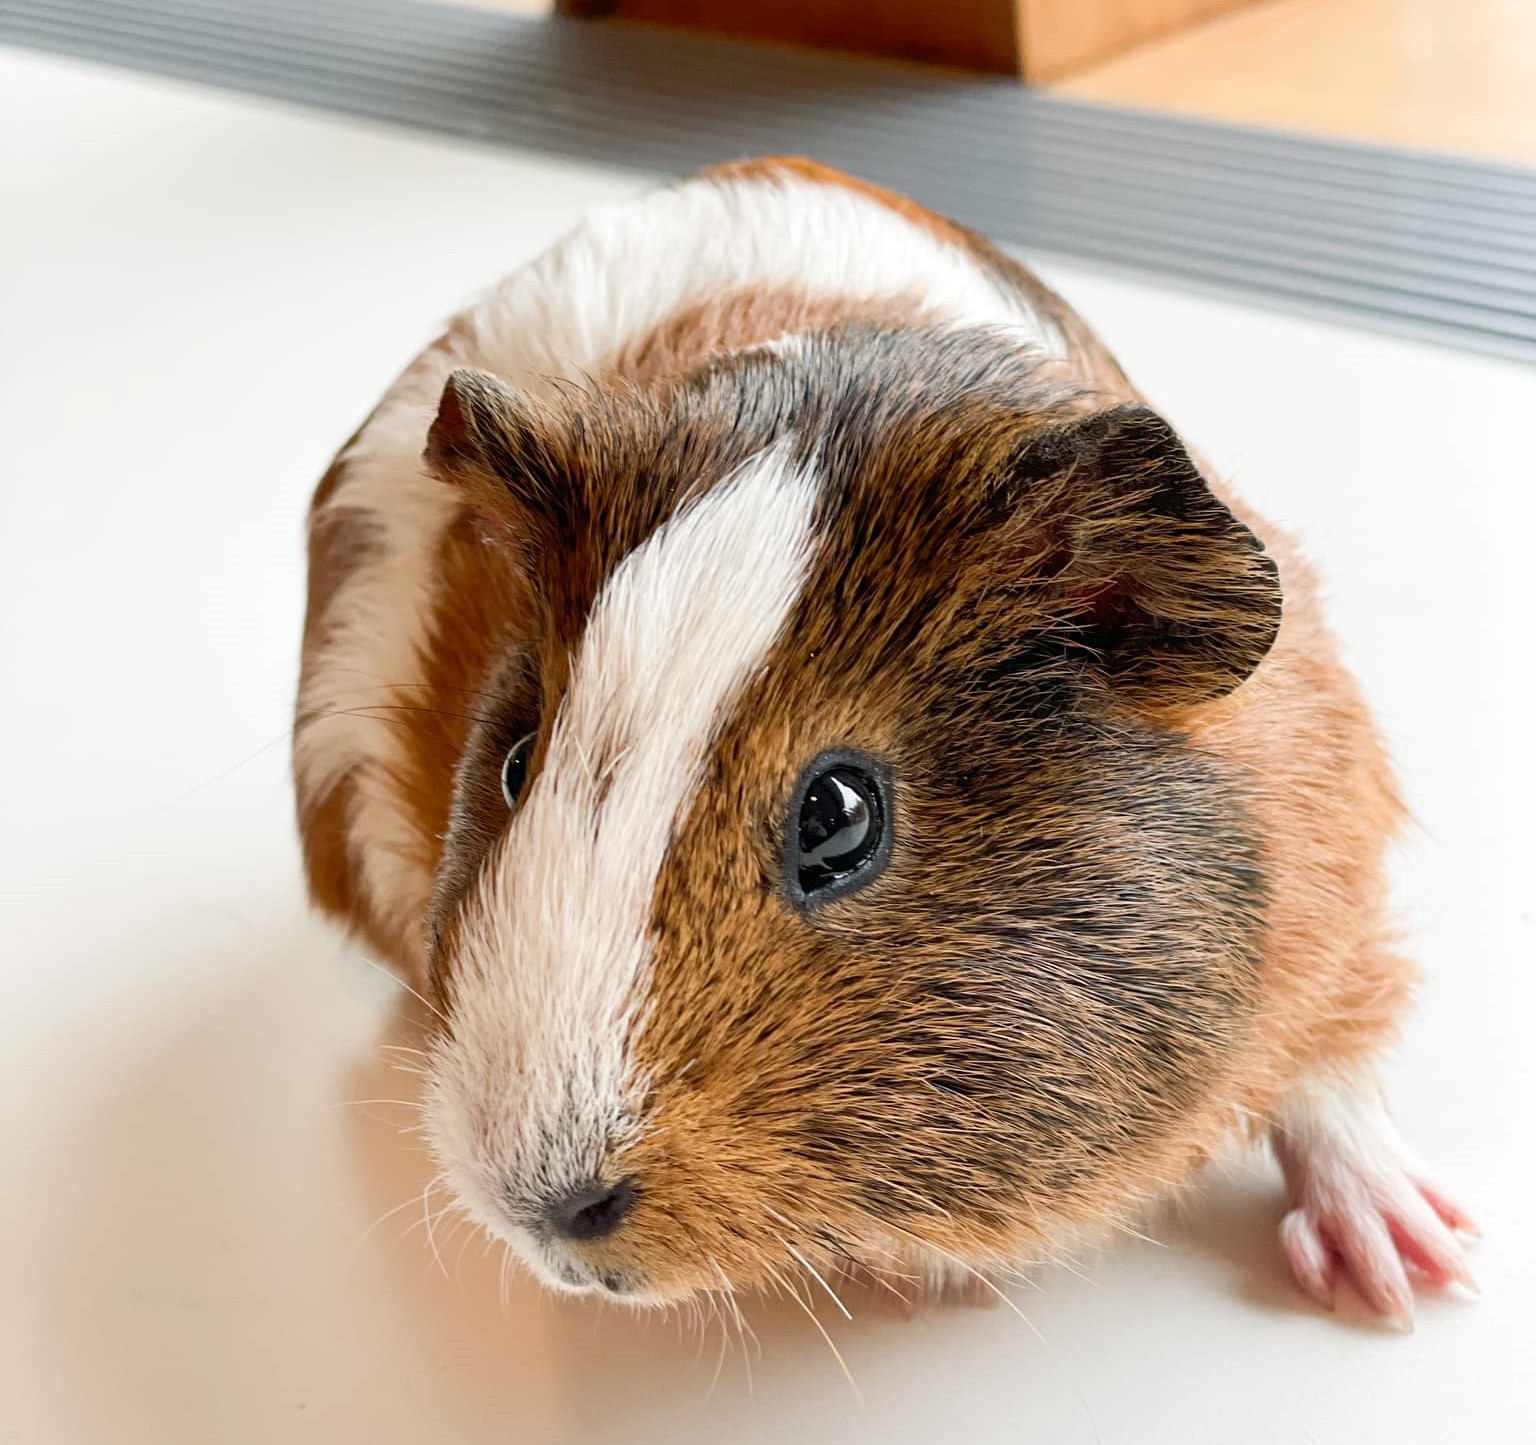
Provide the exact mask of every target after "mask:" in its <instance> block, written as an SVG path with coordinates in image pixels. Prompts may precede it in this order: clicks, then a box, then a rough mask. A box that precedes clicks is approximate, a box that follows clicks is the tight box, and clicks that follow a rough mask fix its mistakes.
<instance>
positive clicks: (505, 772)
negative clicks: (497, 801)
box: [501, 733, 534, 808]
mask: <svg viewBox="0 0 1536 1445" xmlns="http://www.w3.org/2000/svg"><path fill="white" fill-rule="evenodd" d="M533 740H534V734H533V733H524V734H523V736H522V737H520V738H519V739H518V740H517V741H516V742H515V743H513V744H512V746H511V747H510V748H508V749H507V755H506V757H504V758H503V759H502V760H501V796H502V797H503V798H505V799H506V800H507V806H508V807H509V808H515V807H516V806H517V800H518V797H519V795H520V794H521V793H522V791H523V784H524V783H526V782H527V781H528V760H529V758H531V757H532V756H533Z"/></svg>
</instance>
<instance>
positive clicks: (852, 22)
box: [558, 0, 1253, 80]
mask: <svg viewBox="0 0 1536 1445" xmlns="http://www.w3.org/2000/svg"><path fill="white" fill-rule="evenodd" d="M1251 3H1253V0H560V3H559V6H558V8H559V10H560V11H561V13H563V14H566V15H578V16H587V17H596V16H615V17H621V18H623V19H627V20H643V21H649V22H652V23H655V24H659V25H678V26H685V27H688V28H690V29H694V30H706V31H713V32H715V33H716V34H722V35H739V36H751V37H753V38H756V39H760V40H778V41H785V42H789V43H792V44H798V45H813V46H819V47H824V48H827V49H833V50H856V51H864V52H867V53H870V54H876V55H890V56H898V57H900V58H902V59H905V60H920V61H929V62H934V63H938V64H942V65H954V66H960V67H962V68H964V69H967V70H985V71H993V72H996V73H999V74H1006V75H1019V76H1023V77H1024V78H1025V79H1026V80H1051V79H1055V78H1056V77H1058V76H1061V75H1065V74H1066V73H1068V72H1069V71H1071V70H1075V69H1078V68H1080V67H1082V66H1084V65H1087V64H1089V63H1090V62H1091V61H1094V60H1097V59H1099V58H1100V57H1101V56H1105V55H1108V54H1111V53H1112V52H1114V51H1116V50H1122V49H1124V48H1125V47H1126V46H1129V45H1133V44H1135V43H1136V42H1137V41H1140V40H1146V39H1149V38H1151V37H1152V36H1156V35H1166V34H1168V33H1170V32H1171V31H1174V30H1178V29H1179V28H1181V27H1183V26H1186V25H1189V24H1191V23H1192V22H1194V21H1197V20H1201V19H1204V18H1205V17H1207V16H1211V15H1215V14H1218V13H1220V12H1221V11H1223V10H1232V9H1235V8H1237V7H1238V6H1240V5H1246V4H1251Z"/></svg>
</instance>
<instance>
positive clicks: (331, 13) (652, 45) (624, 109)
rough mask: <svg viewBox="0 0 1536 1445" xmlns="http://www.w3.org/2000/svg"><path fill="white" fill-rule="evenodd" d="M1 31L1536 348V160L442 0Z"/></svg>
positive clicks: (110, 9)
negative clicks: (792, 186) (795, 187)
mask: <svg viewBox="0 0 1536 1445" xmlns="http://www.w3.org/2000/svg"><path fill="white" fill-rule="evenodd" d="M0 42H6V43H10V44H15V45H26V46H32V47H36V48H40V49H44V50H49V51H54V52H59V53H63V54H68V55H73V56H79V57H82V58H86V59H90V60H96V61H104V62H107V63H111V64H118V65H126V66H132V67H135V68H138V69H142V70H148V71H153V72H156V73H159V74H164V75H173V76H177V77H180V78H183V79H188V80H193V81H201V82H204V83H207V84H212V85H220V86H226V87H229V88H232V89H236V90H241V91H246V92H250V93H253V94H258V95H264V96H270V97H275V98H278V99H281V100H287V101H295V102H299V103H302V104H306V105H315V106H322V107H325V108H328V109H332V110H339V111H346V112H349V113H351V114H354V115H361V116H367V117H370V118H373V119H377V120H382V121H388V122H394V123H398V124H405V125H412V126H419V127H423V128H425V129H429V130H434V131H440V132H444V133H446V134H450V135H456V136H465V137H470V138H473V139H475V140H477V141H481V142H489V143H502V144H508V145H516V146H519V147H522V148H528V149H535V150H544V151H551V152H555V153H558V154H561V155H565V156H570V157H574V158H579V159H583V160H588V161H596V162H601V163H603V164H606V165H620V166H627V167H633V168H638V169H643V170H645V171H650V172H675V171H686V170H690V169H693V168H694V167H697V166H700V165H704V164H708V163H709V162H712V161H716V160H721V159H725V158H729V157H736V156H743V155H751V154H758V153H779V154H782V153H786V152H793V153H799V154H806V155H812V156H815V157H817V158H818V159H820V160H823V161H826V162H827V163H828V164H831V165H835V166H839V167H842V168H844V169H846V170H850V171H853V172H855V173H857V174H859V175H862V176H865V177H867V178H868V179H870V180H873V181H877V182H880V183H882V184H885V185H888V186H892V187H894V188H896V189H898V190H901V191H905V192H908V193H910V194H911V195H913V196H915V197H916V198H917V199H918V200H920V201H922V202H923V203H924V204H926V205H929V206H932V207H934V208H935V209H937V210H939V211H942V212H944V213H946V214H948V215H951V216H953V217H955V218H956V219H957V220H960V221H963V222H965V223H966V224H968V225H970V226H974V227H975V228H976V229H978V230H980V231H983V232H985V233H986V234H987V235H989V236H991V237H993V238H994V239H996V240H1000V241H1003V242H1005V243H1010V244H1012V245H1014V246H1017V247H1019V248H1022V249H1025V250H1029V251H1036V252H1041V253H1053V254H1056V255H1059V256H1063V257H1067V258H1073V259H1081V260H1087V261H1096V262H1100V263H1108V264H1111V265H1114V266H1117V267H1123V268H1128V269H1131V270H1134V271H1138V272H1142V273H1145V274H1150V275H1152V276H1157V277H1171V278H1175V279H1177V280H1180V281H1183V282H1186V283H1194V284H1198V285H1200V286H1202V287H1207V288H1214V289H1216V290H1219V291H1225V292H1229V293H1235V294H1238V295H1240V296H1242V297H1243V298H1244V299H1247V300H1254V301H1267V302H1270V303H1273V304H1275V305H1277V306H1282V307H1286V308H1290V309H1300V310H1304V311H1308V312H1314V313H1316V312H1321V313H1324V314H1331V315H1334V316H1337V317H1339V318H1341V319H1344V320H1349V321H1352V322H1354V323H1356V324H1360V325H1365V326H1371V327H1375V328H1378V329H1384V330H1389V331H1394V332H1400V333H1408V334H1412V335H1417V336H1421V337H1424V338H1427V339H1432V340H1437V341H1440V342H1444V343H1447V344H1451V345H1456V346H1460V347H1464V348H1468V349H1472V350H1477V351H1484V352H1490V353H1494V354H1497V355H1502V356H1507V357H1512V358H1517V359H1520V360H1525V361H1536V172H1530V171H1524V170H1519V169H1515V168H1511V167H1501V166H1493V165H1484V164H1479V163H1474V162H1470V161H1463V160H1459V159H1454V158H1450V157H1437V156H1428V155H1420V154H1415V153H1409V152H1402V151H1394V150H1387V149H1380V148H1371V147H1365V146H1355V145H1345V144H1338V143H1333V142H1325V141H1317V140H1305V139H1300V138H1297V137H1293V136H1291V135H1283V134H1276V133H1270V132H1264V131H1255V130H1244V129H1238V128H1236V127H1231V126H1222V125H1212V124H1207V123H1205V122H1200V121H1192V120H1183V119H1178V118H1175V117H1169V116H1162V115H1151V114H1144V113H1140V112H1133V111H1125V110H1118V109H1110V108H1106V107H1102V106H1094V105H1085V104H1082V103H1080V102H1075V101H1068V100H1062V99H1058V98H1056V97H1053V96H1050V95H1046V94H1041V93H1039V92H1032V91H1027V90H1024V89H1022V88H1021V87H1019V86H1017V85H1014V84H1012V83H1010V82H1007V81H993V80H985V79H970V78H963V77H956V76H952V75H949V74H947V73H941V72H929V71H924V70H918V69H912V68H907V67H896V66H887V65H879V64H866V63H862V62H858V61H853V60H845V59H839V58H833V57H827V56H820V55H814V54H807V53H801V52H797V51H789V50H781V49H776V48H769V47H760V46H752V45H743V44H735V43H732V42H728V41H716V40H710V39H705V38H700V37H695V36H689V35H680V34H675V33H665V32H660V31H652V30H646V29H642V28H638V27H627V26H609V25H583V24H579V23H562V22H557V21H537V20H531V19H527V18H522V17H517V16H510V15H505V14H500V13H497V12H494V11H488V10H478V9H469V8H463V7H459V6H453V5H439V4H430V3H422V0H261V3H259V4H252V3H250V0H0Z"/></svg>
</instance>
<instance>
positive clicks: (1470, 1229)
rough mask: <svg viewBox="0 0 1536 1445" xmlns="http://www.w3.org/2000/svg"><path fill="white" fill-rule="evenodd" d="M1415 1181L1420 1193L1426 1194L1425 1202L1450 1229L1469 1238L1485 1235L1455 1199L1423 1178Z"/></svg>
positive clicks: (1479, 1237)
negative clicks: (1425, 1181) (1448, 1196)
mask: <svg viewBox="0 0 1536 1445" xmlns="http://www.w3.org/2000/svg"><path fill="white" fill-rule="evenodd" d="M1413 1183H1414V1187H1415V1188H1416V1189H1417V1190H1418V1191H1419V1193H1420V1194H1422V1195H1423V1196H1424V1202H1425V1203H1426V1204H1428V1205H1429V1207H1430V1208H1431V1209H1433V1210H1434V1211H1435V1213H1436V1214H1437V1215H1439V1216H1440V1220H1441V1222H1442V1223H1443V1224H1444V1225H1445V1226H1446V1227H1447V1228H1448V1229H1454V1230H1455V1231H1456V1233H1457V1234H1464V1235H1466V1236H1467V1238H1468V1239H1481V1238H1482V1237H1483V1231H1482V1230H1481V1229H1479V1228H1478V1227H1477V1221H1476V1220H1474V1219H1473V1218H1472V1216H1471V1215H1470V1214H1468V1213H1467V1212H1466V1210H1464V1209H1463V1208H1462V1207H1461V1206H1460V1205H1459V1204H1457V1203H1456V1202H1455V1200H1453V1199H1449V1198H1447V1197H1446V1195H1445V1194H1443V1193H1442V1192H1441V1191H1440V1190H1439V1189H1437V1188H1436V1187H1435V1186H1434V1185H1432V1184H1426V1183H1424V1181H1423V1180H1422V1179H1415V1180H1414V1181H1413Z"/></svg>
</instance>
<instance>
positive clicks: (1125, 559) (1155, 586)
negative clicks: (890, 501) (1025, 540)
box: [1014, 405, 1281, 707]
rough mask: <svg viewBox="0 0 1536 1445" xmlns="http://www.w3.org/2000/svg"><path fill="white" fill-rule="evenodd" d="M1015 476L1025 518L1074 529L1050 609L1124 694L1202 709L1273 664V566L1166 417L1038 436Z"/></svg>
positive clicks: (1126, 412) (1055, 575) (1053, 580)
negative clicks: (1269, 657)
mask: <svg viewBox="0 0 1536 1445" xmlns="http://www.w3.org/2000/svg"><path fill="white" fill-rule="evenodd" d="M1014 479H1015V482H1016V484H1018V485H1020V494H1019V500H1020V501H1021V502H1023V503H1024V504H1025V510H1027V511H1030V512H1033V514H1034V515H1035V516H1036V517H1047V516H1052V517H1056V518H1061V517H1064V518H1066V519H1067V521H1066V523H1065V524H1064V526H1061V527H1060V528H1059V530H1057V529H1054V528H1053V530H1055V531H1056V537H1055V542H1056V547H1055V554H1056V555H1055V559H1054V563H1053V565H1052V566H1051V568H1050V572H1051V577H1050V581H1049V583H1048V584H1047V585H1048V587H1049V589H1050V592H1051V594H1052V596H1053V609H1054V610H1058V611H1059V612H1060V613H1064V614H1065V615H1063V617H1062V620H1063V621H1064V622H1067V623H1069V624H1071V625H1074V626H1075V627H1076V628H1077V629H1078V636H1079V637H1080V638H1081V639H1082V640H1083V641H1084V643H1086V645H1087V646H1088V647H1089V648H1090V650H1091V651H1092V652H1093V653H1094V654H1095V655H1096V657H1097V659H1098V662H1099V664H1100V665H1101V666H1102V667H1103V669H1104V671H1105V672H1106V674H1107V675H1108V678H1109V680H1110V681H1111V683H1112V684H1113V685H1114V686H1115V688H1116V689H1117V691H1119V692H1121V693H1122V694H1123V695H1125V696H1127V697H1128V698H1129V699H1130V700H1132V701H1133V702H1137V703H1140V704H1142V705H1145V706H1149V707H1163V706H1171V705H1178V704H1185V703H1194V702H1204V701H1208V700H1210V699H1212V698H1217V697H1221V696H1223V695H1224V694H1226V693H1228V692H1231V691H1232V689H1233V688H1235V687H1236V686H1237V685H1238V684H1239V683H1240V682H1242V681H1243V680H1244V679H1246V678H1247V677H1248V676H1249V675H1250V674H1251V673H1252V672H1253V670H1254V669H1255V668H1256V667H1257V666H1258V665H1259V663H1260V662H1261V661H1262V660H1263V658H1264V655H1265V653H1267V652H1268V651H1269V649H1270V646H1271V645H1272V644H1273V642H1274V640H1275V635H1276V633H1277V632H1278V631H1279V627H1280V608H1281V596H1280V582H1279V577H1278V574H1277V572H1276V569H1275V564H1274V562H1273V561H1272V560H1271V558H1270V557H1269V556H1268V554H1267V553H1266V552H1265V551H1264V544H1263V543H1262V542H1260V541H1259V539H1258V538H1257V537H1255V536H1254V534H1253V533H1252V532H1250V531H1249V530H1248V528H1247V527H1245V526H1244V525H1243V524H1242V523H1241V522H1239V521H1238V520H1237V518H1236V517H1234V516H1233V515H1232V513H1231V512H1230V511H1229V510H1228V509H1227V508H1226V506H1224V505H1223V504H1222V503H1221V502H1220V501H1219V500H1218V499H1217V497H1216V496H1215V495H1214V494H1213V493H1212V491H1211V489H1210V487H1209V486H1207V485H1206V482H1205V479H1204V477H1202V476H1201V475H1200V472H1199V469H1198V468H1197V467H1196V466H1195V464H1194V462H1193V461H1191V460H1190V456H1189V453H1188V452H1187V451H1185V449H1184V444H1183V443H1182V442H1181V441H1180V440H1179V438H1178V436H1177V434H1176V433H1175V432H1174V430H1173V428H1172V427H1170V426H1169V425H1168V423H1167V422H1165V421H1164V420H1163V419H1162V418H1161V417H1160V416H1158V415H1157V413H1156V412H1154V411H1151V410H1150V409H1148V408H1147V407H1145V406H1139V405H1126V406H1118V407H1114V408H1113V409H1111V410H1108V411H1101V412H1097V413H1094V414H1092V415H1090V416H1086V417H1083V418H1082V419H1080V420H1078V421H1074V422H1071V423H1068V424H1066V425H1064V426H1059V427H1051V428H1047V429H1046V430H1044V431H1040V432H1036V433H1034V434H1033V435H1032V436H1031V437H1030V438H1029V440H1028V441H1027V442H1026V443H1025V445H1024V446H1023V448H1022V449H1021V451H1020V453H1019V454H1018V456H1017V460H1016V468H1015V472H1014ZM1031 498H1032V499H1033V501H1034V505H1033V506H1030V505H1029V500H1030V499H1031Z"/></svg>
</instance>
